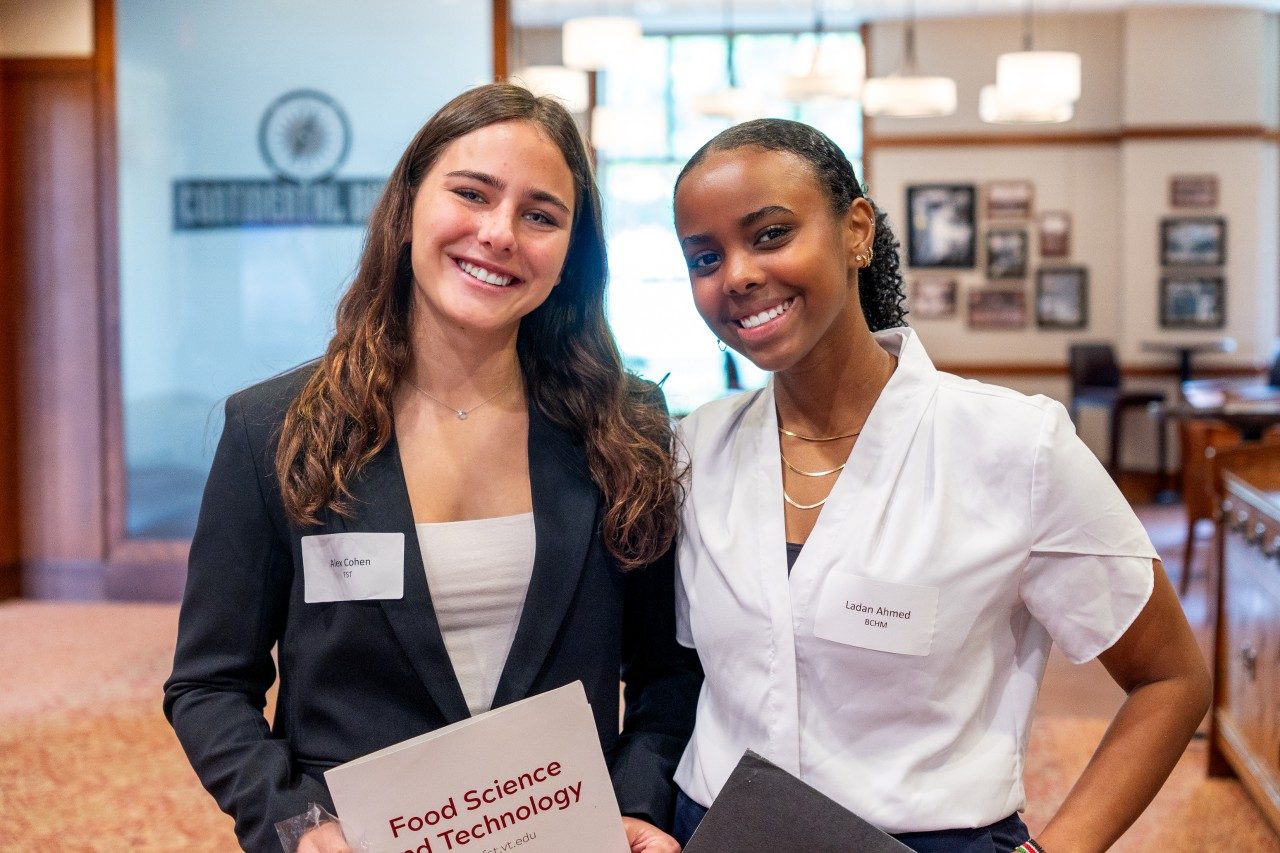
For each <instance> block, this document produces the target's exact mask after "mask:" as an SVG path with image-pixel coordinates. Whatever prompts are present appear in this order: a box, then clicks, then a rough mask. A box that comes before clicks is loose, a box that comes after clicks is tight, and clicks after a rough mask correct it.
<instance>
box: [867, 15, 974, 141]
mask: <svg viewBox="0 0 1280 853" xmlns="http://www.w3.org/2000/svg"><path fill="white" fill-rule="evenodd" d="M862 110H863V112H865V113H866V114H867V115H872V116H893V117H895V118H931V117H935V116H946V115H951V114H952V113H954V112H955V111H956V81H955V80H952V79H951V78H950V77H922V76H920V75H918V74H917V73H916V14H915V4H914V2H909V3H908V4H907V20H906V24H905V26H904V28H903V62H902V73H901V74H890V75H889V76H888V77H873V78H871V79H870V80H868V81H867V82H866V83H864V84H863V86H862Z"/></svg>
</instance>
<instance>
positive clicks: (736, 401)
mask: <svg viewBox="0 0 1280 853" xmlns="http://www.w3.org/2000/svg"><path fill="white" fill-rule="evenodd" d="M765 390H766V389H764V388H757V389H756V390H754V391H743V392H742V393H740V394H732V395H730V396H727V397H721V398H720V399H718V400H712V401H711V402H709V403H704V404H702V405H701V406H699V407H698V408H696V409H694V410H693V411H692V412H690V413H689V415H687V416H686V417H685V418H684V419H682V420H681V421H680V436H681V439H682V442H683V443H684V444H685V446H686V447H687V448H688V449H689V451H691V452H692V451H694V450H695V449H696V448H697V447H698V446H699V445H706V444H708V443H719V442H721V441H722V440H723V439H725V438H728V437H729V436H730V435H731V434H732V433H734V432H736V431H737V429H738V427H739V426H740V425H741V423H742V419H743V418H744V417H745V416H746V414H747V412H748V411H749V410H750V409H751V407H752V405H753V404H754V403H756V402H757V401H758V400H759V399H760V398H761V396H762V395H764V393H765Z"/></svg>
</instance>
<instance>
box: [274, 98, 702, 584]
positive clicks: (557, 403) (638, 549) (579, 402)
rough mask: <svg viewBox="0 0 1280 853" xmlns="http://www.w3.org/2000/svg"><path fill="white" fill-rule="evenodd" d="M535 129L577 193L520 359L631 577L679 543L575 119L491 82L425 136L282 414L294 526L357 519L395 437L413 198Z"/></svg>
mask: <svg viewBox="0 0 1280 853" xmlns="http://www.w3.org/2000/svg"><path fill="white" fill-rule="evenodd" d="M504 121H528V122H532V123H533V124H535V125H537V126H538V127H539V128H540V129H541V130H542V131H543V132H544V133H545V134H546V135H547V136H548V137H549V138H550V139H551V141H552V142H554V143H555V145H556V146H557V147H558V148H559V149H560V152H561V154H563V155H564V159H565V162H566V163H567V164H568V166H569V171H570V172H571V173H572V174H573V182H574V188H575V193H576V204H575V205H574V219H573V225H572V230H571V232H570V241H569V250H568V255H567V257H566V259H565V264H564V269H563V271H562V274H561V278H560V284H559V286H557V287H555V288H553V289H552V291H551V295H550V296H549V297H547V300H546V302H544V303H543V304H542V305H540V306H539V307H538V308H537V309H535V310H534V311H533V312H531V313H530V314H528V315H527V316H526V317H524V318H523V319H522V320H521V322H520V330H519V333H518V334H517V338H516V351H517V353H518V356H519V360H520V367H521V371H522V373H523V375H524V382H525V389H526V393H527V394H528V396H529V398H530V400H531V401H533V403H534V404H535V405H536V406H537V407H538V409H539V410H540V411H541V412H542V413H543V414H545V415H546V416H547V417H548V418H549V419H550V420H552V421H553V422H554V423H556V424H558V425H559V426H560V427H562V428H563V429H565V430H566V431H567V432H569V434H570V435H572V436H574V438H575V439H576V440H578V441H580V442H581V443H582V445H583V446H584V449H585V451H586V456H587V462H588V466H589V467H590V471H591V476H592V479H593V480H594V481H595V482H596V484H597V485H598V486H599V488H600V490H601V492H602V493H603V495H604V501H605V512H604V518H603V523H602V530H601V533H602V536H603V540H604V543H605V546H606V548H607V549H608V551H609V553H610V554H611V555H613V557H614V558H615V559H616V560H617V562H618V564H619V565H620V566H621V567H622V568H623V569H631V568H635V567H637V566H640V565H643V564H645V563H648V562H652V561H653V560H654V559H656V558H657V557H658V556H660V555H661V554H662V553H663V552H664V551H665V550H666V549H667V548H668V547H669V546H670V545H671V542H672V540H673V539H674V537H675V532H676V525H677V503H678V498H679V490H680V487H679V480H678V478H677V476H676V472H675V465H674V462H673V457H672V453H671V447H672V436H671V426H670V422H669V421H668V419H667V415H666V412H665V411H664V410H663V409H662V407H661V405H660V403H659V402H658V400H657V399H656V398H657V395H656V393H655V391H654V389H653V386H652V385H650V384H648V383H645V382H642V381H641V380H639V379H636V378H635V377H633V376H630V375H628V374H627V373H625V372H624V371H623V368H622V358H621V356H620V355H619V352H618V347H617V344H616V343H615V342H614V339H613V334H612V332H611V331H610V330H609V326H608V324H607V322H606V321H605V311H604V293H605V282H606V279H607V276H608V265H607V262H606V258H605V243H604V228H603V226H602V224H601V213H600V194H599V191H598V190H597V188H596V184H595V179H594V177H593V175H592V169H591V161H590V159H589V157H588V156H587V152H586V149H585V147H584V146H583V142H582V137H581V135H580V134H579V132H578V129H577V126H576V125H575V124H574V122H573V118H572V117H571V116H570V115H569V113H568V112H566V111H565V109H564V107H563V106H561V105H560V103H559V102H557V101H555V100H552V99H550V98H539V97H535V96H534V95H532V94H531V93H530V92H528V91H527V90H525V89H522V88H520V87H518V86H512V85H508V84H502V83H495V84H490V85H486V86H480V87H478V88H475V89H471V90H469V91H467V92H464V93H462V94H461V95H459V96H458V97H456V98H454V99H453V100H452V101H450V102H449V103H447V104H445V105H444V106H443V107H441V108H440V111H439V112H437V113H436V114H435V115H434V116H432V117H431V119H430V120H429V121H428V122H427V123H426V124H425V125H423V127H422V129H421V130H419V131H418V133H417V135H416V136H415V137H414V138H413V141H412V142H410V143H409V147H408V149H407V150H406V151H405V152H404V155H403V156H402V157H401V158H400V162H399V163H398V164H397V165H396V167H395V170H394V171H393V172H392V173H391V177H390V179H389V180H388V182H387V186H386V188H385V189H384V190H383V193H382V196H381V198H380V199H379V200H378V203H377V205H376V207H375V208H374V210H373V212H372V214H371V215H370V217H369V230H368V235H367V237H366V240H365V246H364V251H363V254H362V255H361V258H360V265H359V268H358V269H357V271H356V276H355V280H354V281H353V282H352V283H351V286H350V288H348V290H347V292H346V293H345V294H344V295H343V297H342V300H341V301H340V302H339V304H338V313H337V331H336V332H335V333H334V336H333V339H332V340H331V341H330V342H329V346H328V349H327V350H326V351H325V354H324V357H323V358H321V359H320V360H319V362H318V363H317V365H316V367H315V369H314V371H313V372H312V374H311V376H310V378H309V379H308V380H307V382H306V384H305V385H304V386H303V389H302V392H301V393H300V394H299V395H298V398H297V399H296V400H294V401H293V403H292V404H291V405H290V406H289V409H288V411H287V413H286V414H285V418H284V422H283V425H282V426H281V435H280V443H279V445H278V448H277V450H276V460H275V464H276V474H277V476H278V477H279V481H280V488H281V492H282V494H283V498H284V506H285V511H286V512H287V513H288V516H289V518H290V520H291V521H293V522H294V523H296V524H298V525H300V526H305V525H312V524H316V523H318V520H319V513H320V512H321V511H322V510H323V509H325V508H326V507H327V508H329V509H331V510H332V511H334V512H337V513H338V514H340V515H344V516H349V515H350V513H351V511H352V509H353V507H352V502H353V498H352V495H351V492H350V490H349V484H350V483H351V481H352V478H353V477H354V476H355V475H356V473H357V472H358V471H359V470H360V468H361V466H363V465H364V464H365V463H367V462H368V461H369V460H370V459H372V458H373V457H374V456H375V455H377V454H378V452H379V451H381V450H382V449H383V448H384V447H386V445H387V443H388V442H389V441H391V439H392V437H393V435H394V424H393V416H392V393H393V391H394V389H395V387H396V383H397V382H398V381H399V379H400V377H401V376H402V375H403V373H404V371H405V370H407V369H408V367H409V364H410V359H411V356H412V344H411V340H412V338H411V336H410V324H411V317H410V305H411V298H410V294H411V292H412V282H413V270H412V268H411V266H410V262H409V246H408V244H407V243H406V242H405V240H404V235H405V234H408V233H410V225H411V221H412V209H413V198H414V194H415V192H416V191H417V189H418V187H419V186H420V185H421V183H422V180H423V178H424V177H426V174H427V172H428V171H430V169H431V167H432V166H433V165H434V164H435V162H436V161H437V160H438V159H439V157H440V154H441V153H442V152H443V151H444V150H445V148H446V147H448V145H449V144H450V143H452V142H453V141H454V140H456V139H458V138H459V137H462V136H465V135H466V134H468V133H471V132H472V131H475V130H478V129H480V128H482V127H486V126H488V125H491V124H497V123H498V122H504Z"/></svg>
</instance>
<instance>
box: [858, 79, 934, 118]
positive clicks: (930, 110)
mask: <svg viewBox="0 0 1280 853" xmlns="http://www.w3.org/2000/svg"><path fill="white" fill-rule="evenodd" d="M862 110H863V112H865V113H867V115H873V116H893V117H895V118H929V117H936V116H947V115H951V114H952V113H954V112H955V111H956V81H955V80H952V79H951V78H950V77H899V76H897V75H890V76H888V77H872V78H871V79H870V80H868V81H867V82H866V83H864V84H863V86H862Z"/></svg>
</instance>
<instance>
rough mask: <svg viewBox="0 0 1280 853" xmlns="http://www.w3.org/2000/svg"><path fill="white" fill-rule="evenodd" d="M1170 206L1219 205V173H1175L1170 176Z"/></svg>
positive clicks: (1195, 206) (1201, 206)
mask: <svg viewBox="0 0 1280 853" xmlns="http://www.w3.org/2000/svg"><path fill="white" fill-rule="evenodd" d="M1169 206H1170V207H1172V208H1198V209H1205V208H1214V207H1217V206H1218V176H1217V175H1174V176H1172V177H1171V178H1169Z"/></svg>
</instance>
